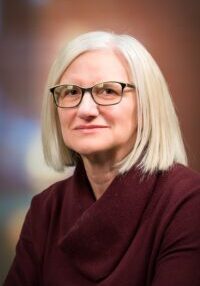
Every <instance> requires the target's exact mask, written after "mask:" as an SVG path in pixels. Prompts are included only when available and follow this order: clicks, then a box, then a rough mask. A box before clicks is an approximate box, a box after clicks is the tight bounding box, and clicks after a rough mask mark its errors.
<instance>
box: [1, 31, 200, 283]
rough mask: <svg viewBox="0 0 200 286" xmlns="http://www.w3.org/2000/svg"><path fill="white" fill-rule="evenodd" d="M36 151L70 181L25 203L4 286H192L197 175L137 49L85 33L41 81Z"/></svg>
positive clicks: (198, 231) (198, 217) (149, 64)
mask: <svg viewBox="0 0 200 286" xmlns="http://www.w3.org/2000/svg"><path fill="white" fill-rule="evenodd" d="M43 146H44V155H45V158H46V161H47V163H48V164H49V165H50V166H52V167H53V168H54V169H56V170H63V168H64V167H66V166H69V165H75V166H76V168H75V172H74V175H73V176H72V177H70V178H68V179H66V180H64V181H61V182H58V183H56V184H54V185H53V186H51V187H49V188H48V189H47V190H45V191H44V192H42V193H41V194H39V195H37V196H35V197H34V198H33V200H32V203H31V207H30V210H29V212H28V214H27V216H26V219H25V222H24V226H23V229H22V232H21V236H20V239H19V242H18V245H17V249H16V257H15V260H14V262H13V265H12V267H11V270H10V272H9V274H8V277H7V280H6V282H5V285H6V286H7V285H56V286H62V285H70V286H72V285H80V286H84V285H102V286H107V285H109V286H112V285H115V286H118V285H120V286H121V285H123V286H124V285H126V286H129V285H130V286H165V285H167V286H168V285H171V286H172V285H176V286H178V285H181V286H184V285H185V286H186V285H187V286H188V285H193V286H197V285H200V271H199V263H200V224H199V221H200V210H199V206H200V176H199V174H197V173H195V172H194V171H192V170H190V169H189V168H188V167H186V166H184V165H186V164H187V160H186V154H185V150H184V146H183V142H182V138H181V133H180V129H179V125H178V121H177V117H176V114H175V111H174V107H173V104H172V101H171V99H170V95H169V91H168V88H167V85H166V82H165V80H164V78H163V75H162V73H161V71H160V70H159V68H158V66H157V64H156V63H155V61H154V60H153V59H152V57H151V55H150V54H149V53H148V52H147V51H146V49H145V48H144V47H143V46H142V45H141V44H140V43H139V42H138V41H137V40H135V39H134V38H132V37H130V36H127V35H116V34H113V33H107V32H91V33H87V34H84V35H81V36H79V37H77V38H76V39H74V40H73V41H71V42H70V43H69V44H68V45H67V46H66V47H65V48H64V49H63V51H62V52H61V53H60V54H59V56H58V58H57V59H56V61H55V62H54V64H53V66H52V69H51V71H50V74H49V79H48V83H47V88H46V92H45V98H44V106H43Z"/></svg>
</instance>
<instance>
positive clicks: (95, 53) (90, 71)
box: [60, 48, 130, 85]
mask: <svg viewBox="0 0 200 286" xmlns="http://www.w3.org/2000/svg"><path fill="white" fill-rule="evenodd" d="M110 80H115V81H129V80H130V69H129V65H128V63H127V61H126V59H125V58H124V56H123V55H122V54H121V53H120V52H119V51H116V50H114V49H111V48H109V49H108V48H106V49H101V50H92V51H88V52H85V53H83V54H81V55H79V56H78V57H77V58H76V59H74V60H73V61H72V63H71V64H70V65H69V66H68V67H67V69H66V70H65V71H64V73H63V74H62V76H61V80H60V83H61V84H62V83H67V82H68V83H76V84H82V85H83V84H84V85H85V84H86V85H88V84H90V85H91V84H95V83H99V82H102V81H110Z"/></svg>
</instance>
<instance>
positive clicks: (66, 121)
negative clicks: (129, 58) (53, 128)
mask: <svg viewBox="0 0 200 286" xmlns="http://www.w3.org/2000/svg"><path fill="white" fill-rule="evenodd" d="M106 81H119V82H125V83H131V81H130V79H129V74H128V65H127V63H126V61H125V59H124V58H123V57H122V56H121V55H120V54H118V53H116V52H114V51H112V50H110V49H104V50H95V51H90V52H86V53H84V54H82V55H80V56H79V57H77V58H76V59H75V60H74V61H73V62H72V63H71V65H70V66H69V67H68V68H67V69H66V71H65V72H64V73H63V75H62V77H61V80H60V84H75V85H79V86H81V87H91V86H93V85H95V84H97V83H101V82H106ZM58 115H59V119H60V124H61V130H62V135H63V139H64V142H65V144H66V146H68V147H69V148H70V149H72V150H74V151H76V152H77V153H79V154H80V155H81V156H82V157H84V156H87V157H88V158H89V157H90V156H91V158H102V159H103V158H106V159H107V160H110V159H111V160H114V162H118V161H120V160H121V159H123V158H124V157H125V156H126V155H127V154H128V153H129V152H130V150H131V149H132V147H133V145H134V142H135V137H136V130H137V104H136V94H135V90H134V89H131V88H125V90H124V95H123V97H122V100H121V102H120V103H119V104H116V105H111V106H99V105H97V104H96V103H95V102H94V101H93V99H92V97H91V95H90V93H89V92H85V94H84V96H83V99H82V101H81V104H80V105H79V106H78V107H74V108H68V109H64V108H58ZM95 156H96V157H95Z"/></svg>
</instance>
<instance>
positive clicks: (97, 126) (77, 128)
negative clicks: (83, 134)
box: [74, 125, 108, 130]
mask: <svg viewBox="0 0 200 286" xmlns="http://www.w3.org/2000/svg"><path fill="white" fill-rule="evenodd" d="M97 128H108V126H104V125H79V126H76V127H75V128H74V130H82V129H97Z"/></svg>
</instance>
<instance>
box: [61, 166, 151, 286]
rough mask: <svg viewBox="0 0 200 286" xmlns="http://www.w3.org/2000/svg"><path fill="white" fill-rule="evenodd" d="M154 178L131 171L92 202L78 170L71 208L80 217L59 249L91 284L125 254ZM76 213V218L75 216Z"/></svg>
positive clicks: (107, 271) (73, 185) (114, 181)
mask: <svg viewBox="0 0 200 286" xmlns="http://www.w3.org/2000/svg"><path fill="white" fill-rule="evenodd" d="M155 183H156V175H151V176H146V177H143V178H142V175H141V172H140V171H139V170H138V169H136V168H135V167H133V168H132V169H131V170H130V171H129V172H128V173H126V174H125V175H120V176H117V177H116V178H115V179H114V180H113V182H112V183H111V185H110V186H109V187H108V189H107V190H106V191H105V192H104V194H103V195H102V196H101V198H100V199H99V200H97V201H96V200H95V198H94V195H93V192H92V190H91V187H90V185H89V182H88V180H87V176H86V173H85V170H84V167H83V166H78V167H77V169H76V171H75V173H74V176H73V183H72V192H73V197H72V202H71V203H72V205H75V203H76V204H81V207H79V213H78V214H77V211H75V209H74V210H73V208H72V209H71V212H72V214H71V215H72V217H73V211H74V216H75V217H76V219H75V220H74V221H73V223H72V225H71V226H70V228H69V230H68V231H67V233H66V232H65V233H64V232H63V235H62V236H61V239H60V241H59V246H60V247H61V249H62V250H63V251H64V252H65V253H66V255H67V256H68V258H69V259H70V261H71V263H72V264H73V265H74V267H75V268H76V269H77V270H78V271H79V272H80V273H81V274H83V275H84V276H86V277H87V278H89V279H90V280H93V281H99V280H101V279H103V278H106V277H107V276H108V275H109V274H110V273H111V272H112V271H113V270H114V269H115V267H116V266H117V264H118V263H119V261H120V260H121V259H122V257H123V256H124V255H125V253H126V252H127V251H128V248H129V245H130V243H131V241H132V240H133V239H134V236H135V234H136V232H137V228H138V226H139V224H140V223H141V220H143V219H144V212H145V209H146V207H147V204H148V201H149V199H150V197H151V195H152V192H153V189H154V185H155ZM75 213H76V214H75Z"/></svg>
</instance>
